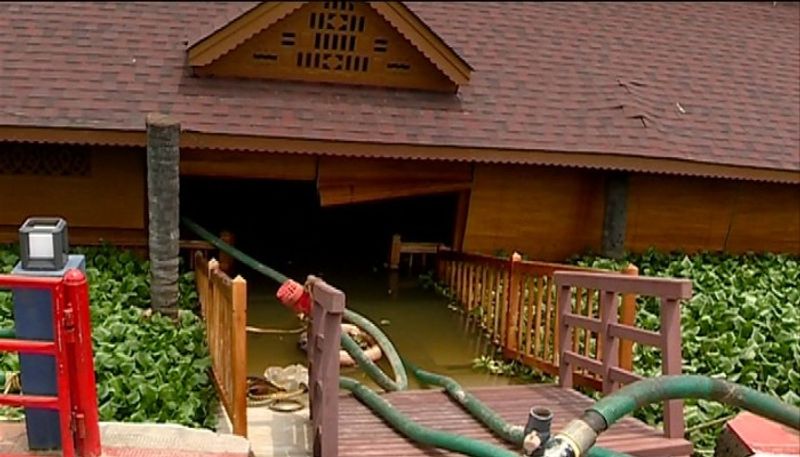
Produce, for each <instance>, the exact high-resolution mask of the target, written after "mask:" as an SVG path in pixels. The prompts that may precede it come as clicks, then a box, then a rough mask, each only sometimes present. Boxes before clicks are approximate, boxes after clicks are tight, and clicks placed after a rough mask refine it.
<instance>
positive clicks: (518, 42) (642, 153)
mask: <svg viewBox="0 0 800 457" xmlns="http://www.w3.org/2000/svg"><path fill="white" fill-rule="evenodd" d="M406 5H407V6H408V7H409V8H410V9H411V10H412V11H413V12H414V13H416V15H417V16H418V17H419V18H420V19H421V20H422V21H424V23H425V24H426V25H427V26H428V27H430V29H431V30H433V31H435V33H436V34H437V35H438V36H439V37H441V38H442V39H443V40H444V41H445V42H446V43H447V45H448V46H450V47H451V48H452V49H453V50H454V51H455V52H456V53H457V54H458V55H459V56H460V57H461V58H463V59H464V60H465V61H466V62H468V63H469V64H470V65H471V66H472V67H473V69H474V71H473V73H472V75H471V76H470V80H469V82H468V83H467V84H465V85H463V86H461V87H460V88H459V90H458V93H457V94H441V93H429V92H424V91H410V90H398V89H380V88H366V87H354V86H344V85H335V84H312V83H303V82H282V81H266V80H243V79H230V78H198V77H194V76H192V75H191V71H190V69H189V68H188V65H187V62H186V59H187V47H188V45H189V44H190V43H192V42H194V41H195V40H197V39H198V38H200V37H203V36H206V35H207V34H208V33H210V32H212V31H213V30H215V29H217V28H219V27H221V26H223V25H224V24H226V23H228V22H230V21H231V20H233V19H235V18H236V17H238V16H239V15H240V14H243V13H244V12H246V11H248V10H251V9H252V8H253V6H254V4H248V3H232V4H226V3H168V2H164V3H38V2H30V3H5V2H3V3H0V139H26V140H41V138H34V137H33V136H32V135H35V134H37V133H36V132H40V131H39V130H30V129H29V130H28V132H33V133H20V132H21V131H23V130H25V128H28V127H47V128H61V129H78V130H80V131H85V130H88V129H91V130H105V131H118V132H137V133H140V132H143V131H144V119H145V114H146V113H148V112H152V111H160V112H166V113H171V114H172V115H173V116H174V117H176V118H177V119H179V120H180V121H181V123H182V126H183V129H184V130H185V131H186V132H195V133H198V134H209V135H226V136H232V135H233V136H242V137H248V138H279V139H283V140H303V141H307V143H303V144H304V145H305V146H302V147H301V146H298V147H297V151H292V152H314V153H335V150H337V149H336V148H332V149H328V150H326V149H325V147H324V144H322V145H319V144H316V143H314V144H313V145H312V144H311V143H309V142H308V140H311V141H315V140H326V141H336V142H340V143H341V142H349V143H352V144H372V145H374V144H376V143H377V144H382V145H386V146H387V147H388V146H390V145H405V146H411V147H412V148H407V149H406V152H404V153H397V155H398V156H402V155H403V154H413V156H414V158H432V157H438V156H436V155H435V153H434V152H431V151H435V149H431V148H450V150H451V151H452V150H453V148H455V150H456V151H463V154H461V155H459V154H455V155H451V157H452V158H459V159H462V160H486V161H496V162H525V159H524V158H525V157H535V159H531V161H533V162H536V161H541V162H547V159H546V157H547V154H550V153H552V154H562V155H563V154H565V153H566V154H573V153H574V154H582V155H584V156H589V157H594V158H595V159H596V160H594V162H593V163H595V164H596V165H597V166H599V167H604V165H603V164H604V163H607V164H608V165H607V167H608V168H630V167H628V166H627V165H619V166H617V165H615V164H616V163H617V162H618V160H619V159H620V158H642V159H647V158H650V159H659V160H673V161H677V162H680V163H684V164H685V167H686V169H687V170H688V169H690V168H691V166H693V164H694V165H719V166H728V167H743V168H751V169H760V170H768V171H775V172H780V173H783V176H784V177H785V176H787V175H786V173H787V172H788V173H789V174H790V175H791V176H794V177H795V178H793V179H790V180H791V181H795V182H797V176H800V174H798V172H800V8H799V7H798V5H797V4H796V3H789V4H787V3H785V2H777V4H776V5H773V3H772V2H767V3H744V4H742V3H730V4H729V3H549V2H547V3H539V2H519V3H490V2H467V3H455V2H454V3H450V2H448V3H439V2H419V3H416V2H407V3H406ZM26 135H28V136H26ZM46 137H47V138H51V137H52V136H46ZM42 138H45V137H44V136H43V137H42ZM52 138H55V137H52ZM135 138H139V137H135ZM208 138H211V137H208ZM53 141H55V140H53ZM70 141H78V142H80V141H82V140H81V137H80V135H78V136H76V137H75V139H73V140H70ZM85 141H87V142H91V141H92V140H90V139H86V140H85ZM103 141H105V142H110V143H113V142H115V141H114V140H109V139H106V140H103ZM119 141H120V142H124V141H122V140H119ZM126 141H127V140H126ZM131 141H132V142H135V143H138V144H141V143H142V141H141V139H137V140H135V141H133V140H131ZM97 142H101V141H100V140H97ZM349 143H348V144H349ZM214 144H216V143H215V142H214V141H208V146H209V147H212V146H214ZM244 147H245V146H243V148H244ZM414 148H416V149H414ZM375 149H376V151H377V150H380V149H382V148H375ZM387 150H390V149H387ZM409 151H410V152H409ZM413 151H417V152H413ZM370 154H371V153H370V152H364V153H363V155H370ZM387 154H388V153H387ZM525 154H529V155H528V156H526V155H525ZM376 155H380V154H378V153H377V152H376ZM384 155H386V154H384ZM620 163H621V162H620ZM652 168H653V166H651V168H650V169H648V170H647V171H658V169H657V168H658V167H657V166H655V169H652ZM709 174H713V173H709ZM765 176H766V175H765ZM784 180H785V179H784Z"/></svg>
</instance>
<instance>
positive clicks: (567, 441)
mask: <svg viewBox="0 0 800 457" xmlns="http://www.w3.org/2000/svg"><path fill="white" fill-rule="evenodd" d="M596 440H597V432H596V431H594V429H593V428H592V427H591V426H590V425H589V424H587V423H586V422H585V421H583V420H582V419H575V420H573V421H572V422H570V423H569V424H567V426H566V427H564V429H563V430H562V431H561V432H559V433H558V434H557V435H556V436H554V437H553V439H551V440H550V441H548V442H547V443H546V444H545V446H544V451H543V453H542V455H543V456H544V457H580V456H581V455H583V454H584V453H585V452H586V451H588V450H589V448H591V447H592V446H593V445H594V442H595V441H596Z"/></svg>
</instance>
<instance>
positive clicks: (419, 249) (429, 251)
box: [389, 235, 442, 270]
mask: <svg viewBox="0 0 800 457" xmlns="http://www.w3.org/2000/svg"><path fill="white" fill-rule="evenodd" d="M441 247H442V245H441V244H440V243H423V242H411V241H403V239H402V238H401V237H400V235H394V236H393V237H392V247H391V249H390V251H389V268H390V269H392V270H397V269H398V268H400V260H401V257H402V256H403V254H406V255H407V258H408V269H409V270H410V269H411V268H413V266H414V255H418V256H420V257H421V260H422V262H421V264H422V267H425V266H427V260H428V256H429V255H431V256H433V255H436V253H437V252H438V251H439V249H440V248H441Z"/></svg>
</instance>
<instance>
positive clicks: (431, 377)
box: [405, 361, 630, 457]
mask: <svg viewBox="0 0 800 457" xmlns="http://www.w3.org/2000/svg"><path fill="white" fill-rule="evenodd" d="M405 365H406V367H408V369H409V370H411V372H412V373H413V374H414V376H415V377H416V378H417V379H419V381H420V382H422V383H423V384H428V385H434V386H439V387H443V388H444V389H445V391H446V392H447V394H448V395H449V396H450V398H452V399H453V400H455V401H456V402H457V403H458V404H459V405H461V406H462V407H463V408H464V409H466V410H467V411H468V412H469V413H470V414H471V415H472V417H474V418H476V419H478V420H479V421H480V422H481V423H483V425H485V426H486V427H488V428H489V430H491V431H492V433H494V434H495V435H497V436H499V437H500V438H502V439H503V440H504V441H507V442H509V443H512V444H514V445H517V446H519V447H522V442H523V440H524V439H525V429H524V428H523V427H522V426H519V425H512V424H509V423H508V422H506V421H505V420H504V419H503V418H502V417H500V416H499V415H498V414H497V413H495V412H494V411H493V410H492V409H491V408H489V406H487V405H486V404H484V403H483V402H481V401H480V400H478V399H477V398H476V397H475V396H474V395H472V394H471V393H469V392H467V391H466V390H464V389H463V388H462V387H461V385H459V384H458V383H457V382H456V381H455V380H454V379H453V378H450V377H448V376H444V375H440V374H436V373H431V372H430V371H425V370H423V369H421V368H419V367H416V366H414V365H413V364H411V363H409V362H408V361H406V362H405ZM586 455H587V456H588V457H630V456H629V455H628V454H622V453H619V452H616V451H612V450H610V449H606V448H602V447H598V446H594V447H592V448H591V449H590V450H589V452H588V453H587V454H586Z"/></svg>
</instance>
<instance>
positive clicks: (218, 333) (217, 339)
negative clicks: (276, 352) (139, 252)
mask: <svg viewBox="0 0 800 457" xmlns="http://www.w3.org/2000/svg"><path fill="white" fill-rule="evenodd" d="M194 268H195V281H196V284H197V294H198V297H199V299H200V308H201V313H202V316H203V321H204V322H205V325H206V339H207V341H208V350H209V353H210V354H211V371H212V374H213V376H212V378H213V380H214V384H215V386H216V388H217V392H218V394H219V397H220V400H221V403H222V405H223V407H224V408H225V411H226V412H227V413H228V417H229V418H230V420H231V423H232V425H233V433H234V434H235V435H239V436H243V437H247V283H246V281H245V280H244V278H242V277H241V276H237V277H236V278H234V279H231V278H230V277H229V276H228V275H226V274H225V273H224V272H223V271H222V270H221V269H220V266H219V262H217V261H216V260H214V259H211V260H206V257H205V256H204V255H203V253H202V252H197V253H195V257H194Z"/></svg>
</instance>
